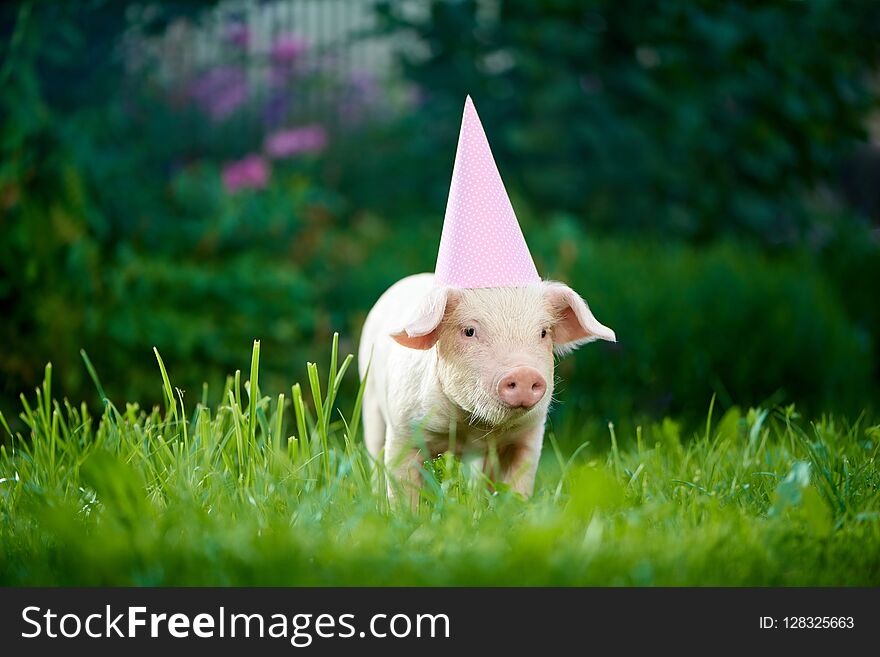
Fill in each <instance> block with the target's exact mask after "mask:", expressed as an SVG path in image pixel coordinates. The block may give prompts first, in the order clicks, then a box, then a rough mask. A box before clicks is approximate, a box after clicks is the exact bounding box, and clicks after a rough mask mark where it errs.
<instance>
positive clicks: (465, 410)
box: [358, 274, 615, 506]
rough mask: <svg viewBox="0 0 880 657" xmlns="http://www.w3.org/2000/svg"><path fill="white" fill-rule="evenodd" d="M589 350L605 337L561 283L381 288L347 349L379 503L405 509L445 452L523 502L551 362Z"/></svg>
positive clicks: (431, 281) (406, 283) (411, 280)
mask: <svg viewBox="0 0 880 657" xmlns="http://www.w3.org/2000/svg"><path fill="white" fill-rule="evenodd" d="M596 339H602V340H610V341H614V340H615V335H614V331H612V330H611V329H609V328H608V327H606V326H603V325H602V324H600V323H599V322H598V321H597V320H596V318H595V317H594V316H593V313H592V312H591V311H590V308H589V306H587V304H586V302H585V301H584V300H583V299H582V298H581V297H580V296H578V295H577V294H576V293H575V292H574V291H572V290H571V288H569V287H568V286H566V285H564V284H562V283H556V282H550V281H537V282H535V283H533V284H529V285H524V286H505V287H476V288H462V287H452V286H448V285H439V284H437V282H436V280H435V275H434V274H417V275H414V276H409V277H407V278H404V279H402V280H400V281H398V282H397V283H395V284H394V285H392V286H391V287H390V288H389V289H388V290H387V291H386V292H385V293H384V294H383V295H382V296H381V298H380V299H379V300H378V301H377V302H376V304H375V305H374V306H373V308H372V310H371V311H370V313H369V315H368V316H367V319H366V322H365V324H364V327H363V332H362V335H361V341H360V346H359V350H358V358H359V369H360V374H361V377H364V376H367V368H368V366H369V375H368V376H367V379H366V386H365V390H364V398H363V427H364V438H365V440H366V445H367V449H368V450H369V452H370V453H371V454H372V455H373V456H374V457H375V458H377V459H378V458H379V457H380V455H381V456H382V458H384V463H385V467H386V472H387V473H388V475H390V480H389V487H388V494H389V496H391V497H392V498H394V497H395V496H397V495H399V494H403V495H404V496H405V499H408V500H409V503H410V504H411V505H413V506H415V505H417V502H418V490H419V487H420V484H421V481H420V466H421V464H422V462H423V461H425V460H426V459H430V458H432V457H434V456H436V455H438V454H441V453H443V452H445V451H447V450H450V449H452V450H454V451H455V452H456V453H457V454H459V455H465V456H470V457H472V456H476V457H477V458H478V459H482V460H483V462H484V463H486V464H488V463H490V462H491V463H492V464H494V465H495V466H496V467H497V471H489V470H488V466H486V467H487V473H488V474H490V476H492V477H493V478H495V479H496V480H500V481H502V482H505V483H506V484H508V485H509V486H510V487H511V488H512V489H513V490H514V491H516V492H518V493H520V494H522V495H524V496H529V495H531V494H532V490H533V488H534V482H535V472H536V469H537V466H538V459H539V457H540V455H541V446H542V443H543V440H544V426H545V423H546V420H547V410H548V408H549V407H550V401H551V399H552V396H553V366H554V353H555V354H556V355H563V354H566V353H568V352H570V351H571V350H573V349H575V348H576V347H578V346H580V345H582V344H584V343H586V342H590V341H592V340H596ZM453 443H454V444H453ZM490 451H494V453H495V454H497V461H496V460H495V459H494V458H492V459H489V458H487V457H488V456H489V454H490Z"/></svg>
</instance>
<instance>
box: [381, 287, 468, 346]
mask: <svg viewBox="0 0 880 657" xmlns="http://www.w3.org/2000/svg"><path fill="white" fill-rule="evenodd" d="M454 297H455V290H454V288H451V287H446V286H440V287H435V288H434V289H433V290H431V291H430V292H429V293H428V295H427V296H426V297H425V298H424V300H423V301H422V303H421V304H420V305H419V307H418V308H417V309H416V310H415V312H414V314H413V316H412V317H411V318H410V319H409V320H408V321H407V322H406V323H405V324H404V325H403V327H402V328H400V329H398V330H396V331H393V332H392V333H391V337H392V338H394V340H395V341H396V342H397V343H398V344H401V345H403V346H404V347H409V348H410V349H430V348H431V347H433V346H434V345H435V344H436V342H437V340H438V339H439V337H440V330H439V329H440V324H441V322H442V321H443V317H444V315H445V314H446V311H447V310H448V309H450V306H451V303H450V301H451V300H452V299H454Z"/></svg>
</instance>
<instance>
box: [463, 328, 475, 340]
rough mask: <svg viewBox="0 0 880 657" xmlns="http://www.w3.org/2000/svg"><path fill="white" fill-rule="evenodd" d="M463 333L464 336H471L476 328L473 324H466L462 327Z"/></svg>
mask: <svg viewBox="0 0 880 657" xmlns="http://www.w3.org/2000/svg"><path fill="white" fill-rule="evenodd" d="M463 333H464V336H465V337H466V338H472V337H474V336H475V335H476V334H477V329H475V328H474V327H473V326H468V327H466V328H465V329H464V331H463Z"/></svg>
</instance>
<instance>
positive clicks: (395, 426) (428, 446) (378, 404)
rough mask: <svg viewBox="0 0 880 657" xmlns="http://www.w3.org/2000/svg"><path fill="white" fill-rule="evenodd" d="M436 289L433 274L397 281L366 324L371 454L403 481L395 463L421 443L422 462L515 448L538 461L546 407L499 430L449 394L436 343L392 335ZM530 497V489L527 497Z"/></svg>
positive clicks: (363, 358) (363, 359)
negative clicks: (411, 344)
mask: <svg viewBox="0 0 880 657" xmlns="http://www.w3.org/2000/svg"><path fill="white" fill-rule="evenodd" d="M433 286H434V275H433V274H416V275H414V276H409V277H407V278H404V279H402V280H400V281H398V282H397V283H395V284H394V285H393V286H391V288H389V289H388V290H387V291H386V292H385V293H384V294H383V295H382V296H381V297H380V298H379V300H378V301H377V302H376V305H375V306H374V307H373V309H372V310H371V311H370V314H369V315H368V316H367V320H366V322H365V323H364V329H363V333H362V335H361V342H360V347H359V351H358V367H359V370H360V375H361V377H362V378H363V377H364V376H365V374H366V368H367V365H368V364H370V372H369V378H368V379H367V385H366V389H365V391H364V402H363V423H364V438H365V440H366V444H367V449H369V451H370V453H371V454H373V456H377V457H378V456H379V454H380V452H381V451H382V449H383V448H384V449H385V461H386V463H387V464H389V466H390V470H392V471H397V472H398V474H404V475H405V474H406V473H401V472H400V470H399V468H396V467H394V465H393V464H395V462H396V461H398V460H405V459H406V457H407V456H408V454H407V453H406V452H409V451H410V450H411V448H412V445H413V440H414V439H415V440H416V441H417V442H424V446H423V447H424V449H425V450H426V451H427V454H422V455H421V456H426V457H430V456H434V455H437V454H440V453H442V452H445V451H447V450H449V449H454V451H455V452H456V453H457V454H460V455H461V454H467V455H468V456H478V457H485V456H486V454H487V451H488V449H489V446H490V445H494V447H495V449H497V450H498V452H499V454H500V455H501V456H502V457H504V456H506V455H508V454H509V452H510V451H511V449H515V448H518V447H520V446H522V445H528V446H529V447H530V448H531V449H532V450H534V452H535V457H536V458H537V456H539V455H540V449H541V439H542V438H543V432H544V422H545V420H546V417H547V409H546V406H545V407H543V408H540V409H531V410H530V411H529V412H527V413H519V414H517V415H516V417H512V418H510V419H509V420H508V421H507V422H504V423H502V424H500V425H491V424H489V423H487V422H485V421H483V420H481V419H480V418H475V417H473V415H472V414H471V413H470V412H468V411H467V410H465V409H463V408H462V407H461V406H459V405H458V404H456V403H455V402H454V401H452V400H451V399H450V398H449V397H448V396H447V395H446V394H445V392H444V390H443V386H442V385H441V382H440V376H439V372H438V346H437V345H436V344H435V345H434V346H432V347H431V348H430V349H410V348H407V347H404V346H401V345H400V344H398V343H397V342H396V341H395V340H394V339H393V338H392V337H391V334H392V333H393V332H395V331H396V330H398V329H400V327H401V326H402V324H403V323H404V321H405V320H406V319H407V318H408V317H410V316H411V315H412V314H413V310H414V309H416V308H417V307H418V306H419V305H420V304H421V302H422V300H423V299H424V298H425V297H426V296H427V295H428V293H429V292H430V291H431V290H432V288H433ZM371 350H372V360H371V355H370V354H371ZM451 433H453V434H454V438H451V437H450V434H451ZM452 442H454V443H455V444H451V443H452ZM419 446H421V445H419ZM536 462H537V461H536ZM532 476H533V475H532ZM410 483H413V482H410ZM530 491H531V488H530V487H528V490H525V489H524V490H523V491H522V492H523V493H528V492H530Z"/></svg>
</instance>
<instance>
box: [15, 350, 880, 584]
mask: <svg viewBox="0 0 880 657" xmlns="http://www.w3.org/2000/svg"><path fill="white" fill-rule="evenodd" d="M156 356H157V359H158V362H159V368H160V374H161V383H162V389H163V390H164V397H165V401H164V407H162V408H152V409H142V408H140V407H139V406H138V405H137V404H126V405H125V407H121V406H117V405H114V404H113V403H111V402H110V401H109V400H107V399H106V397H105V396H104V393H103V389H102V387H101V384H100V381H99V379H98V375H97V373H96V372H95V371H94V368H92V366H91V364H90V363H89V361H88V358H86V357H85V355H84V358H85V360H86V367H87V368H88V371H89V373H90V375H91V376H92V378H93V379H94V381H95V384H96V387H97V390H98V392H99V395H100V396H101V397H102V398H103V403H104V410H103V413H102V414H101V415H100V416H94V415H93V414H91V413H90V412H89V410H88V408H87V406H86V404H80V405H78V406H74V405H72V404H70V403H68V402H67V401H66V400H64V401H59V400H58V399H56V398H55V397H54V395H53V392H52V371H51V366H48V367H47V368H46V376H45V380H44V382H43V384H42V386H41V387H40V388H39V389H37V391H36V396H35V398H31V399H28V398H26V397H25V396H22V400H21V401H22V408H23V412H22V414H21V420H22V422H23V427H24V428H23V429H22V430H21V431H20V432H15V433H16V435H15V436H14V437H13V436H12V433H11V432H10V430H9V423H8V422H7V420H6V419H3V421H2V425H3V431H4V433H6V434H8V435H7V436H6V442H5V444H4V445H3V446H2V447H0V541H2V549H0V583H2V584H5V585H22V584H25V585H37V584H49V585H56V584H57V585H108V584H109V585H116V584H120V585H199V584H214V585H228V584H233V585H285V584H287V585H322V584H331V585H383V584H395V585H396V584H426V585H633V584H634V585H685V584H688V585H875V586H876V585H878V584H880V492H878V484H880V469H878V465H877V456H878V449H880V427H877V426H870V423H867V422H865V421H864V419H861V420H860V421H857V422H854V423H847V422H842V421H840V420H838V419H833V418H830V417H826V418H823V419H821V420H818V421H816V422H813V423H809V422H806V421H804V420H803V419H801V418H799V417H798V416H797V414H796V413H795V411H794V409H793V408H791V407H789V408H783V409H775V410H767V409H752V410H749V411H748V412H745V413H740V411H739V410H737V409H735V408H734V409H730V410H728V411H727V412H725V413H724V414H723V415H722V414H721V413H720V412H717V411H716V412H715V413H713V412H712V411H711V410H710V412H709V414H708V418H707V422H706V424H705V426H703V427H700V428H699V429H698V430H697V431H696V432H694V433H690V432H684V431H682V429H681V428H680V427H679V426H678V425H676V423H675V422H673V421H671V420H665V421H664V422H662V423H659V424H651V425H647V426H645V427H644V428H638V429H636V430H635V431H633V432H625V435H623V434H621V435H618V433H617V432H615V430H614V428H613V427H609V428H608V430H607V431H606V430H603V431H601V432H600V431H594V430H590V429H587V428H584V427H576V426H573V425H571V424H569V425H568V426H565V427H563V429H562V430H560V431H558V432H557V433H556V434H553V433H552V432H551V433H550V434H549V435H548V439H547V441H546V444H545V451H544V458H543V460H542V464H541V468H540V470H539V474H538V484H537V487H536V494H535V496H534V497H533V498H532V499H531V500H528V501H525V500H522V499H520V498H518V497H516V496H515V495H513V494H512V493H510V492H508V491H505V490H503V489H502V490H499V491H497V492H495V493H493V492H491V491H490V489H489V487H488V486H486V484H485V482H483V481H479V480H474V479H473V478H470V477H466V476H465V475H464V473H463V472H462V469H461V467H460V464H459V463H458V461H457V460H455V459H452V458H450V457H446V456H442V457H440V458H438V459H436V460H435V461H434V462H432V463H431V464H428V465H427V466H426V480H427V481H426V485H425V489H424V495H423V499H422V503H421V507H420V509H419V512H418V513H412V512H410V511H409V510H397V511H395V510H393V509H390V508H389V505H388V502H387V500H386V498H385V496H384V494H381V495H380V494H377V493H376V492H375V489H376V485H375V481H374V478H375V477H379V478H381V477H382V476H384V475H383V473H382V472H381V471H378V472H376V473H374V467H373V464H372V463H371V462H370V459H369V457H368V456H367V454H366V452H365V450H364V448H363V446H362V443H361V440H360V439H359V437H358V420H359V415H360V412H359V406H360V396H358V398H357V399H356V400H354V401H353V402H350V405H351V408H342V409H340V408H339V405H338V403H337V392H338V390H339V384H340V381H341V380H342V378H343V376H345V374H346V372H347V370H349V366H350V364H351V357H348V358H346V359H345V360H343V361H342V362H341V363H339V362H338V361H337V358H336V342H335V341H334V348H333V356H332V362H331V367H330V370H329V373H326V372H325V373H324V374H323V375H322V373H321V372H320V371H319V369H318V368H317V367H315V366H313V365H310V366H309V368H308V372H309V385H308V387H307V388H306V389H302V388H300V386H299V385H295V386H293V387H292V389H291V390H290V391H289V397H288V394H287V391H285V392H284V393H282V394H279V395H277V396H273V397H268V396H264V395H262V394H260V392H259V386H258V373H259V357H260V352H259V343H255V346H254V353H253V361H252V364H251V369H250V377H249V379H248V382H247V383H245V382H242V380H241V378H242V377H241V374H240V372H236V374H235V376H234V377H230V378H229V379H228V381H227V384H226V388H225V389H224V390H223V394H222V400H223V401H222V403H220V404H219V405H216V406H210V405H209V404H208V401H207V400H208V391H207V390H206V389H205V390H202V391H201V400H200V401H198V402H196V401H195V400H193V399H192V396H191V395H184V394H182V393H181V391H179V390H176V389H175V388H174V386H173V383H172V381H173V379H172V378H171V377H170V376H169V374H173V373H169V372H168V371H167V370H166V368H165V365H164V363H163V362H162V360H161V358H159V354H158V353H157V354H156ZM349 376H351V374H349Z"/></svg>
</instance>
